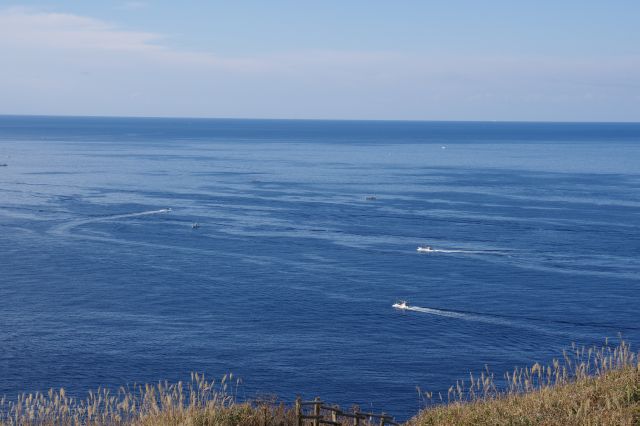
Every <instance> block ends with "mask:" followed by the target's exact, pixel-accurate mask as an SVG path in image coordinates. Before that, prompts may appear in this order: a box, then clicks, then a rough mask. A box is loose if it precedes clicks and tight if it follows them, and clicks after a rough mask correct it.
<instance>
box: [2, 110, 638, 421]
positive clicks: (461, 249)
mask: <svg viewBox="0 0 640 426" xmlns="http://www.w3.org/2000/svg"><path fill="white" fill-rule="evenodd" d="M5 163H6V167H0V395H2V394H5V395H7V396H8V397H15V395H16V394H17V393H18V392H23V391H36V390H46V389H48V388H50V387H56V388H57V387H65V388H68V390H69V391H71V392H73V393H77V394H83V393H84V392H86V391H87V390H88V389H93V388H97V387H98V386H100V385H107V386H119V385H123V384H127V383H133V382H155V381H158V380H161V379H162V380H164V379H168V380H172V381H176V380H184V379H187V378H188V375H189V372H191V371H202V372H205V373H206V374H207V375H209V376H213V377H220V376H222V375H223V374H224V373H227V372H233V373H234V374H236V375H238V376H240V377H242V378H243V379H244V384H243V385H242V386H241V388H240V395H241V396H242V397H246V398H252V397H255V396H257V395H265V394H277V395H279V396H280V397H282V398H284V399H286V400H291V399H293V398H294V397H295V396H296V395H297V394H300V395H303V396H305V397H314V396H316V395H319V396H321V397H323V398H325V399H326V400H329V401H332V402H336V403H340V404H343V405H350V404H352V403H359V404H361V405H362V406H363V407H368V408H372V409H375V410H380V411H381V410H384V411H386V412H390V413H393V414H395V415H396V416H398V417H400V418H406V417H407V416H410V415H412V414H413V413H414V412H415V411H416V410H417V409H418V408H419V401H418V396H417V392H416V386H419V387H421V388H422V389H425V390H433V391H445V392H446V389H447V388H448V387H449V386H450V385H451V384H452V383H454V382H455V380H456V379H458V378H461V377H465V376H466V375H467V373H468V371H469V370H474V371H477V370H480V369H482V368H483V367H484V365H485V364H488V365H489V366H490V367H491V368H492V369H493V370H494V371H496V373H498V375H500V374H501V373H502V372H504V371H505V370H508V369H511V368H513V367H514V366H516V365H523V364H527V363H530V362H533V361H549V360H550V359H551V358H552V357H554V356H557V355H558V354H559V353H560V351H561V350H562V349H563V348H566V347H567V346H568V345H570V344H571V342H577V343H580V344H595V343H602V341H603V340H604V338H606V337H615V336H617V335H618V333H622V335H623V336H624V337H625V338H626V339H627V340H629V341H630V342H631V343H632V344H636V345H637V344H638V343H640V321H638V318H639V315H638V306H640V125H638V124H525V123H519V124H518V123H510V124H508V123H436V122H434V123H416V122H406V123H403V122H331V121H260V120H169V119H107V118H103V119H98V118H48V117H7V116H5V117H0V164H5ZM367 196H375V197H376V200H367V199H366V197H367ZM168 209H170V210H168ZM194 222H198V223H200V225H201V226H200V228H199V229H192V223H194ZM423 243H425V244H429V245H432V246H433V247H434V248H436V249H438V250H441V251H439V252H437V253H431V254H420V253H417V252H416V247H417V246H418V245H419V244H423ZM397 300H407V301H408V302H409V304H410V305H414V306H416V307H418V308H417V310H416V311H412V312H399V311H396V310H394V309H392V308H391V304H392V303H394V302H395V301H397Z"/></svg>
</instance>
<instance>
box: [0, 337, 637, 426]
mask: <svg viewBox="0 0 640 426" xmlns="http://www.w3.org/2000/svg"><path fill="white" fill-rule="evenodd" d="M563 355H564V356H563V358H562V359H561V360H556V361H554V362H553V363H552V364H551V365H548V366H542V365H540V364H534V365H533V366H531V367H528V368H517V369H515V370H514V371H513V372H510V373H508V374H507V375H505V377H504V381H503V382H500V383H496V380H495V378H494V376H493V375H492V374H491V373H490V372H489V371H488V370H486V371H485V372H483V373H481V374H480V375H479V376H473V375H470V377H469V379H467V380H461V381H458V382H457V383H456V385H455V386H452V387H451V388H450V389H449V393H448V395H446V396H442V395H437V396H436V397H434V395H432V394H429V393H424V394H423V395H424V397H425V398H427V400H428V403H429V408H427V409H425V410H424V411H422V412H421V413H419V414H418V415H417V416H416V417H414V418H413V419H411V420H410V421H409V422H408V426H418V425H638V426H640V363H639V361H638V356H637V354H635V353H633V352H632V351H631V350H630V348H629V346H628V345H627V344H625V343H624V342H623V343H621V344H620V345H618V346H616V347H611V346H609V345H608V344H605V346H604V347H602V348H591V349H584V348H578V347H575V346H574V347H572V349H571V350H570V351H568V352H565V353H564V354H563ZM237 385H238V381H233V377H232V376H229V377H224V378H223V380H221V381H219V382H216V381H208V380H206V379H205V378H204V377H203V376H202V375H198V374H193V375H192V376H191V381H190V382H188V383H181V382H179V383H176V384H169V383H160V384H157V385H144V386H133V387H130V388H121V389H119V390H118V391H117V392H114V393H112V392H111V391H109V390H107V389H100V390H98V391H97V392H92V393H89V395H88V396H87V397H86V398H84V399H78V398H73V397H69V396H67V395H66V393H65V391H64V390H63V389H60V390H59V391H53V390H50V391H49V392H48V393H46V394H41V393H36V394H29V395H22V396H20V397H19V398H18V399H17V400H15V401H7V400H4V399H2V400H0V425H2V426H8V425H56V426H57V425H60V426H67V425H69V426H71V425H92V426H102V425H140V426H147V425H149V426H150V425H185V426H186V425H194V426H195V425H202V426H205V425H256V426H258V425H260V426H262V425H265V426H266V425H295V424H297V422H296V418H295V413H294V410H292V409H291V408H290V407H287V406H285V405H283V404H278V403H277V402H276V401H275V400H272V401H262V402H260V401H254V402H251V403H241V402H238V401H237V400H236V397H235V394H236V392H237Z"/></svg>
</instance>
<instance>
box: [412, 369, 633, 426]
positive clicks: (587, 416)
mask: <svg viewBox="0 0 640 426" xmlns="http://www.w3.org/2000/svg"><path fill="white" fill-rule="evenodd" d="M409 424H410V425H411V426H417V425H640V366H637V367H627V368H625V369H622V370H617V371H609V372H608V373H606V374H605V375H603V376H601V377H597V378H586V379H581V380H579V381H577V382H575V383H570V384H565V385H561V386H553V387H547V388H543V389H540V390H537V391H534V392H531V393H527V394H524V395H510V396H506V397H502V398H497V399H492V400H478V401H475V402H468V403H460V402H455V403H451V404H448V405H445V406H440V407H435V408H431V409H428V410H425V411H423V412H421V413H420V414H418V415H417V416H416V417H415V418H413V419H412V420H411V421H410V422H409Z"/></svg>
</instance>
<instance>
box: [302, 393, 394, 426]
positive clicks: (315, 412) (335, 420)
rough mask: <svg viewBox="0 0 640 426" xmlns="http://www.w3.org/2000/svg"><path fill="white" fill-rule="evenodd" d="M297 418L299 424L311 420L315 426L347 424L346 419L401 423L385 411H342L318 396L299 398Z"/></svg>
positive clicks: (382, 425) (356, 422) (362, 423)
mask: <svg viewBox="0 0 640 426" xmlns="http://www.w3.org/2000/svg"><path fill="white" fill-rule="evenodd" d="M296 418H297V421H298V426H304V425H305V421H311V424H312V425H313V426H320V425H321V424H323V425H334V426H341V425H343V424H345V423H343V422H344V421H346V422H348V424H353V425H355V426H365V425H380V426H385V425H392V426H399V424H398V423H396V422H395V421H394V420H393V417H392V416H389V415H387V414H385V413H382V414H374V413H365V412H361V411H358V410H356V409H354V410H353V412H346V411H342V410H341V409H340V408H339V407H331V406H328V405H325V403H324V402H322V401H321V400H320V398H316V399H314V400H313V401H303V400H302V399H300V398H297V399H296Z"/></svg>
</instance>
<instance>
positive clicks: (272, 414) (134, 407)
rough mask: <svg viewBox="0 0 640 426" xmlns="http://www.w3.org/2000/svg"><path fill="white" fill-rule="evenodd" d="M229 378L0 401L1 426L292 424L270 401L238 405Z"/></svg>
mask: <svg viewBox="0 0 640 426" xmlns="http://www.w3.org/2000/svg"><path fill="white" fill-rule="evenodd" d="M238 384H239V381H238V380H236V381H235V382H234V381H233V375H229V376H224V377H223V378H222V380H220V381H218V382H216V381H215V380H211V381H209V380H207V379H205V377H204V376H203V375H201V374H197V373H192V375H191V380H190V381H189V382H187V383H183V382H178V383H173V384H170V383H167V382H164V383H158V384H156V385H148V384H147V385H134V386H132V387H121V388H120V389H118V390H117V391H116V392H112V391H110V390H109V389H104V388H102V389H98V391H97V392H89V394H88V396H87V397H86V398H84V399H78V398H74V397H70V396H67V394H66V392H65V390H64V389H60V390H58V391H55V390H49V392H48V393H46V394H44V393H35V394H24V395H20V396H19V397H18V398H17V400H15V401H7V400H5V399H2V400H0V424H2V425H3V426H4V425H61V426H66V425H74V426H75V425H92V426H102V425H179V424H185V425H226V424H228V425H236V424H246V425H265V424H293V422H294V417H293V415H292V412H291V410H289V409H287V408H286V407H285V406H284V405H282V404H277V403H275V402H274V401H269V402H255V403H253V404H249V403H238V402H237V398H236V395H237V386H238Z"/></svg>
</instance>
